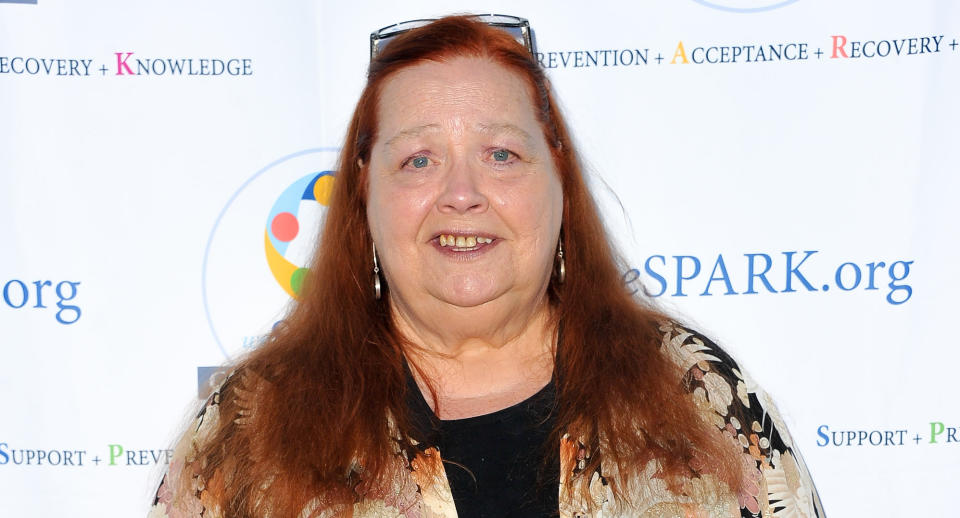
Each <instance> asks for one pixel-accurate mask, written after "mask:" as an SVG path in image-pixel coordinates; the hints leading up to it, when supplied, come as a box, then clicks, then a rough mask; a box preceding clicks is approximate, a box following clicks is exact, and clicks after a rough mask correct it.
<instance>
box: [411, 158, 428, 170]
mask: <svg viewBox="0 0 960 518" xmlns="http://www.w3.org/2000/svg"><path fill="white" fill-rule="evenodd" d="M410 164H411V165H413V167H415V168H417V169H421V168H424V167H427V166H428V165H430V159H429V158H427V157H425V156H415V157H413V160H411V161H410Z"/></svg>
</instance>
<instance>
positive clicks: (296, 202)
mask: <svg viewBox="0 0 960 518" xmlns="http://www.w3.org/2000/svg"><path fill="white" fill-rule="evenodd" d="M333 178H334V175H333V171H323V172H322V173H311V174H308V175H307V176H304V177H303V178H301V179H299V180H297V181H296V182H294V183H293V185H291V186H290V187H287V189H286V190H285V191H283V194H281V195H280V197H279V198H277V202H276V203H274V204H273V208H271V209H270V215H269V216H268V217H267V229H266V231H265V238H264V248H265V250H266V253H267V264H268V265H269V266H270V271H271V272H272V273H273V277H274V278H275V279H276V280H277V283H279V284H280V287H282V288H283V289H284V291H286V292H287V294H288V295H290V296H291V297H294V298H296V297H297V296H299V295H300V287H301V286H302V285H303V279H304V278H305V277H306V275H307V268H306V267H305V265H306V264H307V261H308V259H309V256H310V254H311V253H312V251H313V247H314V246H315V243H314V239H315V237H316V235H317V232H316V231H315V230H317V229H311V227H316V226H317V225H320V224H321V221H322V213H323V212H325V211H324V210H323V209H325V208H326V207H327V205H328V204H329V202H330V193H331V192H332V191H333ZM310 230H314V231H310Z"/></svg>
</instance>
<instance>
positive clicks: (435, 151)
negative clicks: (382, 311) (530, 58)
mask: <svg viewBox="0 0 960 518" xmlns="http://www.w3.org/2000/svg"><path fill="white" fill-rule="evenodd" d="M378 121H379V127H378V128H377V139H376V141H375V142H374V145H373V148H372V152H371V156H370V164H369V186H368V187H369V191H368V192H369V199H368V200H367V216H368V222H369V225H370V230H371V233H372V235H373V240H374V242H375V244H376V247H377V252H378V255H379V258H380V264H381V267H382V269H383V272H384V274H385V275H386V278H387V281H388V283H389V284H390V289H391V296H392V297H394V298H395V299H397V301H398V302H400V303H401V304H402V305H403V306H405V307H408V308H415V309H416V308H426V309H429V308H430V307H431V305H432V304H434V303H436V302H440V303H446V304H451V305H454V306H459V307H475V306H479V305H482V304H487V303H491V302H494V301H497V302H503V303H506V304H508V306H506V307H508V308H509V307H516V306H523V305H525V304H527V305H529V304H535V303H537V302H538V301H540V300H542V299H541V297H542V295H543V294H544V292H545V291H546V287H547V284H548V283H549V280H550V274H551V271H552V266H553V260H554V255H555V253H556V247H557V238H558V235H559V232H560V223H561V216H562V209H563V194H562V189H561V185H560V179H559V176H558V174H557V171H556V169H555V167H554V163H553V159H552V156H551V154H550V148H549V146H548V145H547V142H546V139H545V138H544V136H543V131H542V129H541V126H540V123H539V122H538V121H537V118H536V112H535V110H534V107H533V104H532V102H531V92H530V88H529V86H528V84H527V83H526V82H525V81H524V80H523V79H522V78H521V77H520V76H519V75H516V74H515V73H514V72H512V71H509V70H508V69H506V68H504V67H502V66H500V65H498V64H495V63H493V62H492V61H490V60H487V59H482V58H456V59H453V60H450V61H447V62H444V63H436V62H426V63H423V64H419V65H416V66H413V67H409V68H405V69H403V70H401V71H399V72H397V73H396V74H394V75H393V76H392V77H391V78H389V79H388V80H387V81H386V82H385V83H384V86H383V90H382V92H381V98H380V105H379V111H378ZM510 304H512V305H513V306H510ZM434 307H435V306H434ZM517 309H522V308H517Z"/></svg>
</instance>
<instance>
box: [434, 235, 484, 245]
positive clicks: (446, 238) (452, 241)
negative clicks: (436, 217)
mask: <svg viewBox="0 0 960 518" xmlns="http://www.w3.org/2000/svg"><path fill="white" fill-rule="evenodd" d="M439 241H440V246H449V247H454V248H474V247H475V246H477V245H486V244H489V243H493V238H489V237H482V236H454V235H453V234H440V239H439Z"/></svg>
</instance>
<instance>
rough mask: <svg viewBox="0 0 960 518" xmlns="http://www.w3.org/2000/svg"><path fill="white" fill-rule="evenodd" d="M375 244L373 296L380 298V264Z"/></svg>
mask: <svg viewBox="0 0 960 518" xmlns="http://www.w3.org/2000/svg"><path fill="white" fill-rule="evenodd" d="M371 244H372V245H373V296H374V297H376V299H377V300H380V265H379V264H377V244H376V243H373V242H371Z"/></svg>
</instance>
